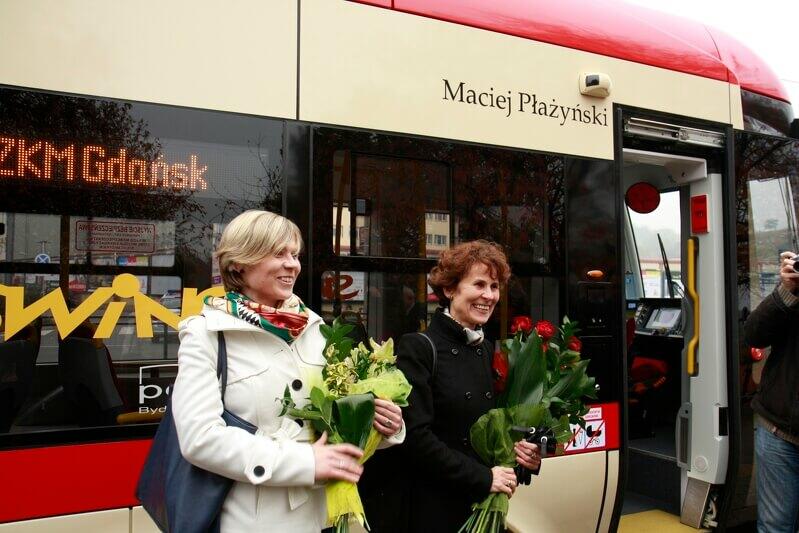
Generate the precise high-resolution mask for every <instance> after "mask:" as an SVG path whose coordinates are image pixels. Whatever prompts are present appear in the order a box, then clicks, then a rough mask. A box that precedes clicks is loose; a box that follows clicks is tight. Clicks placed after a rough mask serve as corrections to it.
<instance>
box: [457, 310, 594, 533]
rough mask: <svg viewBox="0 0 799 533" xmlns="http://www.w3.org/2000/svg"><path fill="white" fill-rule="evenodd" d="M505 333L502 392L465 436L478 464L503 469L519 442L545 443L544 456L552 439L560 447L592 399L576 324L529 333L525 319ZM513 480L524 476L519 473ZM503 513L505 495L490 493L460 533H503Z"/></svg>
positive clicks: (512, 461)
mask: <svg viewBox="0 0 799 533" xmlns="http://www.w3.org/2000/svg"><path fill="white" fill-rule="evenodd" d="M511 331H512V333H514V334H515V335H514V337H513V338H511V339H508V340H506V341H505V342H504V344H503V346H502V348H503V354H504V355H503V354H500V355H497V356H496V357H495V364H494V370H495V379H496V380H497V385H498V386H497V389H498V390H501V391H502V394H501V395H500V396H499V398H498V399H497V405H498V407H497V408H496V409H491V410H490V411H488V412H487V413H486V414H484V415H483V416H481V417H480V418H479V419H477V422H475V423H474V425H473V426H472V428H471V431H470V437H471V442H472V447H473V448H474V450H475V451H476V452H477V454H478V455H479V456H480V458H481V459H482V460H483V461H484V462H485V463H486V464H488V465H495V466H504V467H518V465H517V463H516V452H515V450H514V443H515V441H517V440H519V439H521V438H525V437H527V438H534V436H535V435H537V437H538V439H541V437H546V439H547V440H546V441H541V440H539V441H538V442H539V443H540V445H543V446H542V448H543V447H549V449H550V451H551V450H552V447H553V442H552V439H554V441H556V442H558V443H564V442H566V441H567V440H568V439H569V438H570V437H571V430H570V426H569V424H570V423H572V424H580V425H584V424H585V421H584V420H583V416H585V414H586V413H587V412H588V408H587V407H586V406H585V404H584V403H583V398H584V397H587V398H596V382H595V380H594V378H592V377H589V376H588V375H587V374H586V369H587V367H588V363H589V362H590V361H589V360H587V359H581V358H580V350H581V348H582V345H581V343H580V340H579V339H578V338H577V337H576V336H575V335H576V333H577V331H578V330H577V323H576V322H570V321H569V319H568V318H564V319H563V324H562V325H561V327H560V328H555V326H554V325H553V324H552V323H550V322H547V321H545V320H542V321H540V322H538V323H537V324H536V325H535V327H533V323H532V320H530V318H529V317H517V318H516V319H515V320H514V321H513V325H512V327H511ZM544 442H545V443H546V444H544ZM542 451H544V452H545V450H542ZM518 474H523V476H520V477H526V476H527V472H524V471H522V470H517V475H518ZM522 481H523V480H522ZM507 513H508V496H507V494H505V493H492V494H490V495H489V496H488V497H487V498H486V499H485V500H483V501H482V502H480V503H477V504H475V505H473V506H472V515H471V516H470V517H469V520H467V521H466V523H465V524H464V525H463V527H462V528H461V530H460V531H461V532H465V533H478V532H479V533H484V532H487V533H495V532H496V533H499V532H501V531H504V528H505V516H506V515H507Z"/></svg>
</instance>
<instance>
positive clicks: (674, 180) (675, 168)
mask: <svg viewBox="0 0 799 533" xmlns="http://www.w3.org/2000/svg"><path fill="white" fill-rule="evenodd" d="M620 124H621V125H622V127H623V153H622V154H621V156H622V157H621V159H622V164H621V165H620V168H621V170H620V171H621V192H622V193H623V194H624V198H623V203H622V210H623V211H624V213H623V215H622V220H623V242H624V251H623V261H624V269H625V289H626V302H627V311H626V312H627V316H626V317H625V318H626V324H627V328H626V335H627V337H626V346H627V358H626V369H627V377H628V383H627V401H626V437H627V438H626V444H627V446H626V454H625V462H624V465H625V466H624V468H625V470H626V476H625V477H626V484H625V490H624V494H623V506H622V511H621V512H622V518H621V523H622V524H625V522H627V523H628V524H629V525H632V524H630V521H631V520H635V519H636V516H643V515H641V514H640V513H647V514H648V515H649V518H650V519H651V518H652V516H653V514H660V515H662V519H663V520H664V521H667V522H668V521H671V522H673V523H674V524H677V522H678V518H677V517H679V522H681V523H682V524H684V525H685V526H686V530H687V531H688V530H690V529H689V527H691V528H696V529H712V528H717V527H719V526H720V522H723V521H721V520H720V518H721V513H720V505H721V503H722V502H723V501H724V498H725V497H726V494H725V490H728V489H729V485H730V484H729V483H727V474H728V468H730V457H731V456H734V454H731V448H733V451H734V448H735V445H734V444H733V445H732V446H731V442H734V439H731V425H734V424H735V422H734V417H732V416H731V413H730V409H729V406H730V404H731V402H730V397H731V396H730V393H731V391H730V390H729V388H730V387H729V380H728V375H729V368H730V364H729V357H731V356H730V354H731V353H735V350H734V346H730V345H731V344H733V343H731V342H729V339H730V338H731V336H730V335H732V334H733V333H734V332H732V331H731V328H734V327H735V326H734V325H733V324H732V321H731V320H730V319H729V316H728V315H729V313H728V311H727V310H728V309H729V306H730V304H731V302H729V301H728V300H730V299H731V298H732V296H731V291H729V290H728V287H729V285H730V283H731V282H732V280H731V279H730V276H734V272H732V273H730V272H727V271H726V270H725V264H734V262H733V263H730V261H728V260H727V259H726V258H727V254H729V253H730V250H729V248H730V247H729V246H725V242H726V240H727V238H726V237H725V235H729V234H730V233H729V232H730V230H729V228H728V227H725V226H727V224H726V222H725V216H727V214H726V213H728V212H729V209H728V207H727V206H728V205H729V202H725V195H726V194H727V193H728V191H727V189H726V187H725V183H724V180H725V179H726V177H727V176H726V175H727V174H728V169H729V166H730V165H729V163H728V159H727V155H726V154H727V152H726V150H725V147H726V144H727V134H726V132H725V131H724V129H723V127H719V128H717V129H716V128H715V126H711V127H709V128H705V127H699V126H695V125H693V124H692V125H691V126H685V125H677V124H670V123H667V122H665V121H660V119H650V118H648V117H647V118H638V117H635V118H633V117H630V116H626V117H624V118H623V120H621V121H620ZM736 367H737V361H736ZM733 386H734V385H733ZM733 393H734V391H733ZM731 420H733V422H731ZM650 523H651V522H650ZM723 527H724V526H723V523H722V525H721V527H720V528H721V529H723Z"/></svg>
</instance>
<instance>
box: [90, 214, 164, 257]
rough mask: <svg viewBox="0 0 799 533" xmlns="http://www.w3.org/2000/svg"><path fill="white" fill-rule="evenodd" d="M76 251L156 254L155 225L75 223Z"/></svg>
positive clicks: (92, 221) (100, 222)
mask: <svg viewBox="0 0 799 533" xmlns="http://www.w3.org/2000/svg"><path fill="white" fill-rule="evenodd" d="M75 249H77V250H80V251H83V252H117V253H126V254H128V255H130V254H135V253H144V254H151V253H154V252H155V224H145V223H139V222H128V221H125V222H107V221H97V220H78V221H76V222H75Z"/></svg>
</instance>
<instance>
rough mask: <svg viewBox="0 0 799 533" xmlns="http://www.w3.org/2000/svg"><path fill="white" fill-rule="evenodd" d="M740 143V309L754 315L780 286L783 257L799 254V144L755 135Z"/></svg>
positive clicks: (740, 139)
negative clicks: (790, 252)
mask: <svg viewBox="0 0 799 533" xmlns="http://www.w3.org/2000/svg"><path fill="white" fill-rule="evenodd" d="M735 143H736V158H735V169H736V170H735V171H736V179H737V184H736V187H737V194H736V198H737V209H736V213H737V226H738V227H737V232H736V235H737V241H738V248H737V249H738V254H737V257H738V269H737V270H738V288H739V290H738V293H739V305H740V306H741V308H742V310H743V309H749V310H751V309H755V308H756V307H757V306H758V305H759V304H760V302H761V301H762V300H763V298H765V297H766V296H767V295H768V294H769V293H770V292H771V291H772V290H774V287H775V286H776V284H777V283H778V282H779V256H780V253H781V252H783V251H786V250H787V251H793V252H799V242H797V238H798V237H797V207H799V174H798V173H799V143H797V142H796V141H790V140H785V139H778V138H774V137H767V136H763V135H755V134H750V133H740V134H736V138H735ZM744 318H745V316H744Z"/></svg>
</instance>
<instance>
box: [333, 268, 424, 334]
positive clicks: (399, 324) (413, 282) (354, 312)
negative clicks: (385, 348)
mask: <svg viewBox="0 0 799 533" xmlns="http://www.w3.org/2000/svg"><path fill="white" fill-rule="evenodd" d="M437 308H438V300H437V298H436V297H435V295H434V294H433V292H432V290H431V289H430V287H429V286H428V285H427V275H426V274H424V273H417V274H413V273H387V272H342V271H340V272H334V271H327V272H324V273H323V274H322V307H321V315H322V317H323V318H324V319H325V320H327V321H328V322H330V321H332V320H333V319H334V318H336V317H341V320H343V321H345V322H347V323H349V324H351V325H353V326H354V329H353V332H352V333H351V335H353V336H354V337H355V338H356V340H359V341H362V340H365V339H366V338H367V337H372V338H374V339H377V340H385V339H388V338H389V337H392V338H394V339H395V340H399V338H400V337H401V336H402V335H404V334H406V333H413V332H415V331H423V330H424V329H425V327H426V324H427V323H428V321H429V319H430V317H431V316H432V314H433V313H434V312H435V310H436V309H437Z"/></svg>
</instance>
